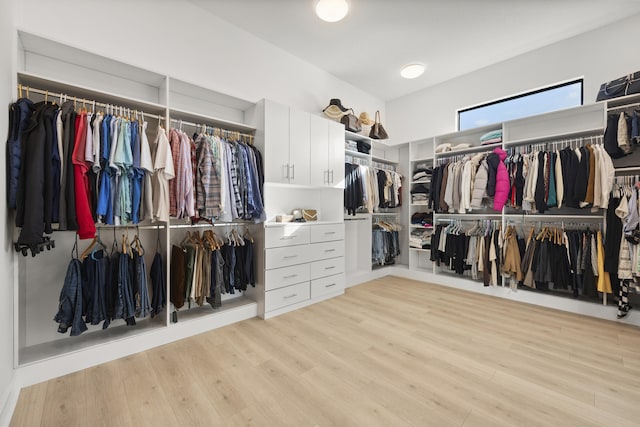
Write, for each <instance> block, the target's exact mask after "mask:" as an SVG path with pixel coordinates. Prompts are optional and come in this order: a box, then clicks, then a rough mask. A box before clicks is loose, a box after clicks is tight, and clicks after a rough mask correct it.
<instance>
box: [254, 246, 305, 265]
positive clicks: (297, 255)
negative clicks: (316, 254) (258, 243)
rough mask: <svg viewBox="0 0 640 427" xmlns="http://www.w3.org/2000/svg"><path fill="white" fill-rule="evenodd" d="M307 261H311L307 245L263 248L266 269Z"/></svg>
mask: <svg viewBox="0 0 640 427" xmlns="http://www.w3.org/2000/svg"><path fill="white" fill-rule="evenodd" d="M309 261H311V257H310V251H309V245H296V246H288V247H286V248H270V249H265V266H266V269H267V270H271V269H274V268H282V267H289V266H290V265H297V264H304V263H306V262H309Z"/></svg>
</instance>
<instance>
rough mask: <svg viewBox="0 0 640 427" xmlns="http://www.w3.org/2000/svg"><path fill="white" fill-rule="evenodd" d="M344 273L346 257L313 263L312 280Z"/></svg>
mask: <svg viewBox="0 0 640 427" xmlns="http://www.w3.org/2000/svg"><path fill="white" fill-rule="evenodd" d="M338 273H344V257H339V258H329V259H325V260H322V261H314V262H312V263H311V279H318V278H320V277H325V276H332V275H334V274H338Z"/></svg>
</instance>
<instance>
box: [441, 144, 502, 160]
mask: <svg viewBox="0 0 640 427" xmlns="http://www.w3.org/2000/svg"><path fill="white" fill-rule="evenodd" d="M496 147H498V148H500V147H502V144H500V143H496V144H487V145H477V146H472V147H469V148H463V149H461V150H452V151H445V152H442V153H435V159H436V160H437V159H440V158H447V157H454V156H463V155H465V154H471V153H481V152H483V151H486V152H491V151H493V149H494V148H496Z"/></svg>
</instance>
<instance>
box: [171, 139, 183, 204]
mask: <svg viewBox="0 0 640 427" xmlns="http://www.w3.org/2000/svg"><path fill="white" fill-rule="evenodd" d="M169 144H170V145H171V157H172V158H173V170H174V171H175V174H176V179H172V180H171V181H169V215H170V216H176V215H177V213H178V201H177V200H178V198H177V188H178V182H180V181H181V173H182V172H181V169H180V167H179V165H180V135H178V131H176V130H175V129H171V131H170V132H169ZM182 179H183V178H182Z"/></svg>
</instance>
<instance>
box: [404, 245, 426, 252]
mask: <svg viewBox="0 0 640 427" xmlns="http://www.w3.org/2000/svg"><path fill="white" fill-rule="evenodd" d="M409 249H410V250H412V251H416V252H431V249H422V248H412V247H411V246H409Z"/></svg>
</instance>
